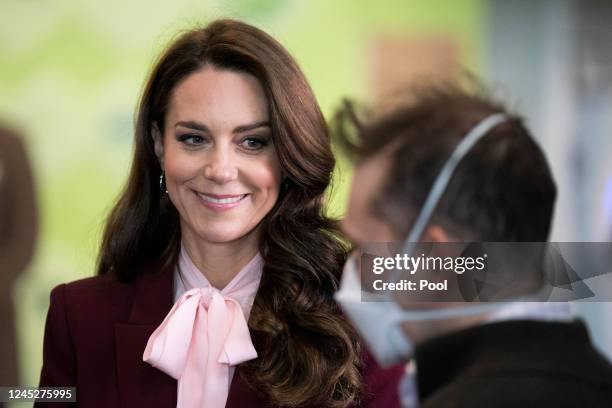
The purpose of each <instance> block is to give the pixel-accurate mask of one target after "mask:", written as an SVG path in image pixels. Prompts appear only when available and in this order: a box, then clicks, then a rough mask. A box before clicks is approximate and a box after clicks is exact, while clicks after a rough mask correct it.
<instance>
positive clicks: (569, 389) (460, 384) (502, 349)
mask: <svg viewBox="0 0 612 408" xmlns="http://www.w3.org/2000/svg"><path fill="white" fill-rule="evenodd" d="M416 360H417V370H418V373H417V381H418V388H419V397H420V399H421V403H422V407H423V408H433V407H474V408H478V407H500V408H504V407H508V408H510V407H512V408H516V407H555V408H557V407H612V366H611V365H610V363H609V362H608V361H607V360H606V359H605V358H604V357H603V356H602V355H601V354H600V353H599V352H597V350H595V348H594V347H593V345H592V344H591V341H590V339H589V335H588V333H587V329H586V327H585V326H584V324H583V323H582V322H580V321H575V322H572V323H561V322H537V321H507V322H500V323H491V324H486V325H483V326H479V327H474V328H470V329H467V330H463V331H460V332H457V333H453V334H450V335H447V336H443V337H440V338H437V339H434V340H431V341H428V342H426V343H425V344H423V345H422V346H420V347H418V348H417V350H416Z"/></svg>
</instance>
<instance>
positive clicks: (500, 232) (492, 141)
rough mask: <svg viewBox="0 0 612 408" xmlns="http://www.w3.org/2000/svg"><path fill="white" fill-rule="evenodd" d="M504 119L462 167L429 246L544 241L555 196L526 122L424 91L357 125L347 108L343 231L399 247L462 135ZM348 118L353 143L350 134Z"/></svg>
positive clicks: (340, 126)
mask: <svg viewBox="0 0 612 408" xmlns="http://www.w3.org/2000/svg"><path fill="white" fill-rule="evenodd" d="M497 112H501V113H505V114H506V115H507V117H508V119H507V120H505V121H504V122H503V123H501V124H498V125H497V126H495V127H494V128H493V129H492V130H491V131H489V132H488V133H487V134H486V136H485V137H483V138H482V139H481V140H480V141H478V142H477V143H476V145H474V146H473V147H472V149H471V150H470V151H469V152H468V154H467V155H466V156H465V157H464V158H463V160H462V161H461V162H460V164H459V166H458V167H457V169H456V170H455V172H454V175H453V177H452V179H451V181H450V183H449V185H448V187H447V189H446V191H445V193H444V195H443V197H442V199H441V201H440V203H439V204H438V206H437V207H436V209H435V211H434V213H433V216H432V218H431V220H430V223H429V226H428V228H427V229H426V231H425V234H424V236H423V240H426V241H427V240H430V241H444V240H461V241H490V242H493V241H527V242H528V241H546V240H547V238H548V234H549V230H550V225H551V219H552V214H553V207H554V202H555V196H556V187H555V183H554V181H553V179H552V175H551V172H550V169H549V166H548V163H547V161H546V159H545V157H544V154H543V153H542V150H541V149H540V148H539V146H538V145H537V144H536V143H535V141H534V140H533V137H532V136H531V135H530V133H529V131H528V130H527V129H526V128H525V126H524V125H523V123H522V120H521V119H520V118H518V117H516V116H513V115H510V114H508V112H506V109H505V108H504V107H503V106H502V105H501V104H498V103H496V102H492V101H491V100H489V99H487V98H486V97H484V96H482V95H480V94H476V93H470V92H466V91H463V90H460V89H458V88H453V87H449V88H446V89H442V88H431V87H430V88H427V89H421V90H419V91H418V92H415V94H414V97H413V98H412V102H411V103H410V104H407V105H405V106H402V107H399V108H397V109H395V110H394V111H392V112H390V113H387V114H386V115H384V116H382V117H380V118H378V119H375V120H373V121H370V122H369V123H363V124H362V123H358V122H357V121H356V119H355V117H356V116H355V114H354V111H353V108H352V107H351V105H346V106H345V109H344V110H343V111H341V112H340V113H339V115H338V116H337V121H336V130H337V134H338V136H339V137H340V139H341V141H342V142H344V145H345V146H347V147H348V151H349V153H351V154H352V156H353V157H354V158H355V159H356V160H355V161H356V167H355V174H354V179H353V186H352V191H351V198H350V201H349V205H348V211H347V215H346V219H345V223H344V225H345V229H346V231H347V233H348V234H349V236H350V237H351V238H352V239H353V240H354V241H356V243H358V244H359V243H363V242H366V241H370V242H371V241H379V242H380V241H402V240H403V239H404V238H405V237H406V235H407V234H408V232H409V231H410V228H411V227H412V225H413V223H414V221H415V218H416V216H417V215H418V213H419V211H420V209H421V207H422V206H423V204H424V201H425V199H426V196H427V194H428V192H429V190H430V188H431V186H432V184H433V182H434V180H435V179H436V177H437V176H438V174H439V173H440V169H441V168H442V166H443V165H444V163H445V162H446V161H447V160H448V158H449V156H450V155H451V153H452V152H453V150H454V149H455V147H456V146H457V144H458V143H459V142H460V141H461V140H462V138H463V137H464V136H465V135H466V133H467V132H468V131H469V130H470V129H471V128H473V127H474V126H475V125H476V124H477V123H478V122H480V121H481V120H483V119H484V118H486V117H487V116H490V115H492V114H494V113H497ZM349 118H352V120H351V121H352V122H353V123H352V124H353V125H356V126H355V127H356V129H357V135H356V136H355V135H351V134H349V132H347V131H346V129H347V128H348V126H346V125H347V123H346V122H347V120H349Z"/></svg>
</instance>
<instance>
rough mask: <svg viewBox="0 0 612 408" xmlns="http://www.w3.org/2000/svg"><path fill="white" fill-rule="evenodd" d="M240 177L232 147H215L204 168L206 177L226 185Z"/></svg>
mask: <svg viewBox="0 0 612 408" xmlns="http://www.w3.org/2000/svg"><path fill="white" fill-rule="evenodd" d="M237 175H238V170H237V168H236V163H235V160H234V158H233V155H232V151H231V147H230V146H215V147H214V148H213V149H212V151H211V152H210V154H209V156H208V161H207V163H206V165H205V166H204V177H206V178H207V179H209V180H212V181H214V182H215V183H219V184H224V183H227V182H228V181H232V180H234V179H235V178H236V176H237Z"/></svg>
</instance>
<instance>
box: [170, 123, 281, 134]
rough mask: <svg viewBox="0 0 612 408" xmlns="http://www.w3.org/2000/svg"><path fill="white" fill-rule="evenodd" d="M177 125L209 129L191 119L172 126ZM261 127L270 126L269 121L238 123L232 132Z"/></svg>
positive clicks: (203, 129) (207, 130)
mask: <svg viewBox="0 0 612 408" xmlns="http://www.w3.org/2000/svg"><path fill="white" fill-rule="evenodd" d="M179 126H183V127H186V128H189V129H193V130H199V131H202V132H208V133H210V129H209V128H208V126H206V125H205V124H203V123H201V122H197V121H193V120H187V121H180V122H176V123H175V124H174V127H179ZM262 127H270V122H269V121H267V120H264V121H261V122H255V123H250V124H248V125H240V126H237V127H235V128H234V130H233V131H232V133H242V132H247V131H249V130H254V129H258V128H262Z"/></svg>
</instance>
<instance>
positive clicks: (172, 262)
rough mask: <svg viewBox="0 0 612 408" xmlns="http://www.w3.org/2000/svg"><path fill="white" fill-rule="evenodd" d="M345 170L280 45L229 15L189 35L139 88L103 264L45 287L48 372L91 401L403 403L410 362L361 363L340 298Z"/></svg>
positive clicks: (55, 382) (45, 379)
mask: <svg viewBox="0 0 612 408" xmlns="http://www.w3.org/2000/svg"><path fill="white" fill-rule="evenodd" d="M333 167H334V158H333V156H332V153H331V149H330V142H329V137H328V135H327V131H326V126H325V122H324V118H323V116H322V114H321V112H320V110H319V107H318V105H317V103H316V100H315V98H314V95H313V93H312V91H311V89H310V87H309V86H308V83H307V82H306V79H305V78H304V75H303V74H302V72H301V71H300V69H299V68H298V67H297V65H296V63H295V61H294V60H293V59H292V58H291V56H290V55H289V54H288V53H287V51H286V50H284V48H283V47H282V46H281V45H280V44H279V43H278V42H276V41H275V40H274V39H272V38H271V37H270V36H268V35H267V34H265V33H263V32H262V31H260V30H258V29H256V28H254V27H251V26H249V25H247V24H244V23H240V22H236V21H231V20H220V21H215V22H213V23H211V24H210V25H209V26H207V27H206V28H204V29H198V30H194V31H190V32H188V33H186V34H184V35H183V36H181V37H180V38H179V39H178V40H176V41H175V42H174V43H173V44H172V45H171V46H170V47H169V48H168V49H167V50H166V52H165V53H164V54H163V55H162V56H161V58H160V59H159V61H158V62H157V64H156V66H155V67H154V69H153V71H152V73H151V75H150V78H149V81H148V83H147V85H146V87H145V89H144V93H143V96H142V99H141V102H140V106H139V111H138V117H137V123H136V149H135V154H134V161H133V164H132V168H131V173H130V176H129V180H128V184H127V187H126V188H125V190H124V192H123V193H122V195H121V197H120V198H119V200H118V202H117V204H116V206H115V207H114V209H113V211H112V213H111V215H110V217H109V219H108V222H107V225H106V229H105V233H104V238H103V242H102V246H101V250H100V256H99V262H98V270H97V272H98V276H97V277H95V278H90V279H85V280H82V281H79V282H74V283H71V284H68V285H60V286H59V287H57V288H55V289H54V290H53V292H52V294H51V305H50V308H49V315H48V318H47V327H46V333H45V345H44V364H43V370H42V375H41V386H76V387H77V401H78V402H79V404H80V405H81V406H105V407H111V406H113V407H114V406H127V407H135V406H147V407H157V406H159V407H162V406H164V407H171V406H177V404H178V406H184V407H191V406H193V407H217V406H218V407H222V406H228V407H230V406H231V407H238V406H245V407H246V406H249V407H253V406H264V405H266V406H267V405H268V404H272V405H277V406H305V405H310V406H338V407H344V406H348V405H351V404H354V403H357V402H363V403H364V405H368V404H369V405H376V404H380V405H381V406H383V405H385V406H389V405H388V404H389V403H390V401H392V403H393V404H397V397H396V390H395V386H396V384H397V381H398V378H399V377H400V376H401V372H400V370H399V369H397V368H396V369H394V370H386V371H385V370H381V369H379V368H378V367H377V366H376V365H375V363H373V362H372V360H371V359H370V358H369V356H368V355H367V354H366V357H365V359H364V360H365V361H364V362H363V367H361V361H360V360H361V353H360V349H359V344H358V342H357V341H356V336H355V334H354V332H353V330H352V329H351V327H350V326H349V325H348V323H347V322H346V321H345V319H344V318H343V316H341V314H340V313H339V311H338V307H337V306H336V304H335V303H334V302H333V299H332V294H333V292H334V291H335V290H336V288H337V285H338V277H339V274H340V271H341V267H342V264H343V262H344V259H345V248H344V247H343V245H342V243H341V241H339V239H338V231H337V229H336V225H335V223H334V222H332V221H331V220H329V219H328V218H326V217H325V216H324V211H323V207H322V203H323V194H324V191H325V190H326V188H327V187H328V185H329V183H330V178H331V173H332V171H333ZM173 304H174V306H173ZM247 321H248V328H247V323H246V322H247ZM362 375H363V378H362ZM363 380H365V382H366V386H365V391H362V389H361V388H362V386H361V384H362V381H363ZM368 384H370V385H368ZM374 384H378V385H374Z"/></svg>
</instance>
